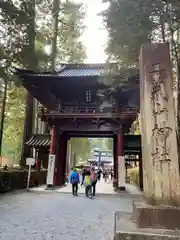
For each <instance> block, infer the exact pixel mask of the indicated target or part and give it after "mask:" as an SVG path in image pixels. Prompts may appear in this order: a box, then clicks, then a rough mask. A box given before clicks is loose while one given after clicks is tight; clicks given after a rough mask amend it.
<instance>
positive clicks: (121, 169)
mask: <svg viewBox="0 0 180 240" xmlns="http://www.w3.org/2000/svg"><path fill="white" fill-rule="evenodd" d="M117 156H118V188H119V189H120V190H122V191H124V190H126V189H125V160H124V134H123V128H122V126H121V127H120V129H119V131H118V133H117Z"/></svg>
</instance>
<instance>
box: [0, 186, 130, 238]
mask: <svg viewBox="0 0 180 240" xmlns="http://www.w3.org/2000/svg"><path fill="white" fill-rule="evenodd" d="M117 210H119V211H122V214H123V212H131V211H132V199H131V198H126V197H122V198H120V197H118V196H110V197H107V196H105V197H97V198H95V199H93V200H91V199H88V198H86V197H85V196H84V195H80V196H78V197H73V196H71V195H70V194H57V193H56V192H53V191H52V192H49V193H47V192H33V191H30V192H29V193H28V192H23V193H19V194H12V193H11V194H6V195H4V196H0V213H1V218H0V239H1V240H9V239H11V240H50V239H51V240H92V239H94V240H101V239H102V240H112V239H113V226H114V213H115V211H117Z"/></svg>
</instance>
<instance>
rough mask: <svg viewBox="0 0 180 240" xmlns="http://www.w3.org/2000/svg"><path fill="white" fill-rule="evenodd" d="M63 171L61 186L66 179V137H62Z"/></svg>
mask: <svg viewBox="0 0 180 240" xmlns="http://www.w3.org/2000/svg"><path fill="white" fill-rule="evenodd" d="M63 140H64V141H63V144H64V146H63V169H62V184H63V185H64V184H65V180H66V179H65V178H66V160H67V157H66V155H67V141H68V139H67V136H64V139H63Z"/></svg>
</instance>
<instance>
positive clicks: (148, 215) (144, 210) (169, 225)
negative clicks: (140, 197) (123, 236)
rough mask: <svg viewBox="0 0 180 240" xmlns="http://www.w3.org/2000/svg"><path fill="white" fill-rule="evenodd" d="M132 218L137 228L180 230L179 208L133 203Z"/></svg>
mask: <svg viewBox="0 0 180 240" xmlns="http://www.w3.org/2000/svg"><path fill="white" fill-rule="evenodd" d="M133 217H134V219H135V222H136V224H137V227H139V228H162V229H172V230H173V229H180V208H177V207H171V206H155V205H154V206H153V205H149V204H147V203H145V202H133ZM179 239H180V238H179Z"/></svg>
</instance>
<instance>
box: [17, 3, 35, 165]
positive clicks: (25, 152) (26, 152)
mask: <svg viewBox="0 0 180 240" xmlns="http://www.w3.org/2000/svg"><path fill="white" fill-rule="evenodd" d="M35 4H36V3H35V0H30V1H29V2H28V3H27V5H28V9H29V13H30V16H31V21H30V23H29V29H28V32H29V36H28V37H29V46H30V48H31V49H32V52H33V53H34V54H33V56H34V59H29V66H28V69H30V70H35V69H36V68H37V61H36V57H35V38H36V25H35ZM33 107H34V103H33V97H32V95H31V94H30V93H27V100H26V110H25V122H24V135H23V145H22V153H21V161H20V165H21V166H25V164H26V162H25V161H26V158H27V157H28V156H30V155H31V150H30V148H29V147H28V146H26V144H25V143H26V141H27V140H28V139H29V138H30V137H31V135H32V131H33V119H34V117H33V116H34V111H33Z"/></svg>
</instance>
